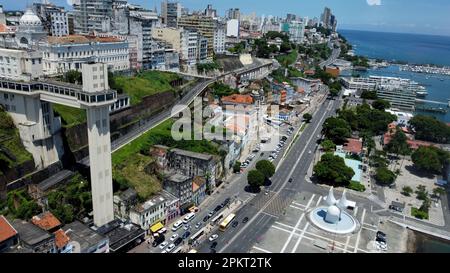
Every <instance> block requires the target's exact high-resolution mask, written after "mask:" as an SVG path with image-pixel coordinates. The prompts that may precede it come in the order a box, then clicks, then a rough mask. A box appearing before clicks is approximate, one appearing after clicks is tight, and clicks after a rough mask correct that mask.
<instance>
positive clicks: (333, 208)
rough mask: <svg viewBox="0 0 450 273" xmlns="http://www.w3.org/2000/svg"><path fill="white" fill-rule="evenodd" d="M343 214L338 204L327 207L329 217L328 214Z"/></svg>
mask: <svg viewBox="0 0 450 273" xmlns="http://www.w3.org/2000/svg"><path fill="white" fill-rule="evenodd" d="M340 214H341V210H340V209H339V208H338V207H336V206H329V207H328V209H327V217H328V216H337V217H339V215H340Z"/></svg>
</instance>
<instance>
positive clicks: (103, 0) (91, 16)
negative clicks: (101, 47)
mask: <svg viewBox="0 0 450 273" xmlns="http://www.w3.org/2000/svg"><path fill="white" fill-rule="evenodd" d="M113 2H114V0H78V3H76V4H74V5H73V8H74V14H75V16H74V19H75V21H74V24H75V32H76V33H78V34H89V33H92V32H110V31H111V19H112V17H113Z"/></svg>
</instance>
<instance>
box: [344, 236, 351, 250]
mask: <svg viewBox="0 0 450 273" xmlns="http://www.w3.org/2000/svg"><path fill="white" fill-rule="evenodd" d="M349 243H350V236H347V240H346V241H345V247H344V253H347V248H348V244H349Z"/></svg>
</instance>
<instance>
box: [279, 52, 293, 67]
mask: <svg viewBox="0 0 450 273" xmlns="http://www.w3.org/2000/svg"><path fill="white" fill-rule="evenodd" d="M297 56H298V52H297V50H292V52H291V53H289V54H287V55H280V56H278V57H277V61H278V62H279V63H280V64H281V65H283V66H289V65H291V64H294V63H295V62H296V61H297Z"/></svg>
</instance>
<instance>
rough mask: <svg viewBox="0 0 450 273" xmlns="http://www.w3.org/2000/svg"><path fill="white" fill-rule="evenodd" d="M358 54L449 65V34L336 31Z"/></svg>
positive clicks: (410, 61) (392, 59)
mask: <svg viewBox="0 0 450 273" xmlns="http://www.w3.org/2000/svg"><path fill="white" fill-rule="evenodd" d="M339 33H341V34H342V35H343V36H344V37H345V38H347V40H348V41H349V42H350V44H352V45H353V46H354V50H355V51H356V53H357V54H358V55H364V56H368V57H370V58H380V59H385V60H389V61H403V62H409V63H414V64H435V65H441V66H450V36H435V35H420V34H403V33H385V32H371V31H357V30H339Z"/></svg>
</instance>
